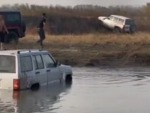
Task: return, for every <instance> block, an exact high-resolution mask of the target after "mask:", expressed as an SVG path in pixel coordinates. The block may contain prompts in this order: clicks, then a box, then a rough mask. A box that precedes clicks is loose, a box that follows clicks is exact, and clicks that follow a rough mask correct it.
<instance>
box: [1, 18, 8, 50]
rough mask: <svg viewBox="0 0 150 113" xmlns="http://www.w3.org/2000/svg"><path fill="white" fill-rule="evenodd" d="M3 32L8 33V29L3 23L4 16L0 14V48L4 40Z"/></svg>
mask: <svg viewBox="0 0 150 113" xmlns="http://www.w3.org/2000/svg"><path fill="white" fill-rule="evenodd" d="M5 33H7V34H8V30H7V28H6V25H5V20H4V17H3V16H2V15H0V49H1V50H2V49H4V48H3V43H4V42H5Z"/></svg>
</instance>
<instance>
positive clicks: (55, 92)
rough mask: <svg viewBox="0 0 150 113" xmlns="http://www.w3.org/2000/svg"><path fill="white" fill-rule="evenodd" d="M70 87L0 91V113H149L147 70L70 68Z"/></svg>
mask: <svg viewBox="0 0 150 113" xmlns="http://www.w3.org/2000/svg"><path fill="white" fill-rule="evenodd" d="M73 73H74V76H73V83H72V85H71V86H67V85H65V84H59V83H54V84H51V85H49V86H47V87H42V88H41V89H40V90H38V91H30V90H26V91H21V92H19V93H18V92H12V91H8V90H0V113H149V112H150V107H149V106H150V68H141V67H136V68H73Z"/></svg>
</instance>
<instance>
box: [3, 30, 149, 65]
mask: <svg viewBox="0 0 150 113" xmlns="http://www.w3.org/2000/svg"><path fill="white" fill-rule="evenodd" d="M36 40H37V36H32V35H28V36H26V37H25V38H23V39H21V40H20V42H19V44H18V45H17V46H16V45H5V46H6V48H7V49H14V48H15V49H39V48H40V47H39V45H38V44H37V43H36ZM44 43H45V47H44V49H46V50H48V51H50V52H51V53H52V54H53V56H54V57H55V58H56V59H57V60H59V61H60V62H61V63H64V64H70V65H72V66H129V65H130V66H149V65H150V33H136V34H134V35H128V34H86V35H58V36H55V35H50V36H47V39H46V40H45V42H44Z"/></svg>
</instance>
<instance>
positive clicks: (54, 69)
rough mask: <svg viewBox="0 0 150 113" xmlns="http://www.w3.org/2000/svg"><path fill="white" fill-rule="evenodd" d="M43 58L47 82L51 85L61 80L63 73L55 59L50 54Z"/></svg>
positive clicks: (44, 55)
mask: <svg viewBox="0 0 150 113" xmlns="http://www.w3.org/2000/svg"><path fill="white" fill-rule="evenodd" d="M42 57H43V60H44V63H45V67H46V72H47V80H48V81H47V82H48V83H49V82H52V81H56V80H60V79H61V76H62V73H61V71H60V68H59V66H57V65H56V62H55V60H54V59H53V57H52V56H51V55H49V54H48V53H47V54H43V55H42Z"/></svg>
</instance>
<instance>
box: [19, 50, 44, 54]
mask: <svg viewBox="0 0 150 113" xmlns="http://www.w3.org/2000/svg"><path fill="white" fill-rule="evenodd" d="M33 51H34V50H33ZM36 51H43V50H42V49H37V50H36ZM21 52H32V50H18V51H17V53H18V54H20V53H21Z"/></svg>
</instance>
